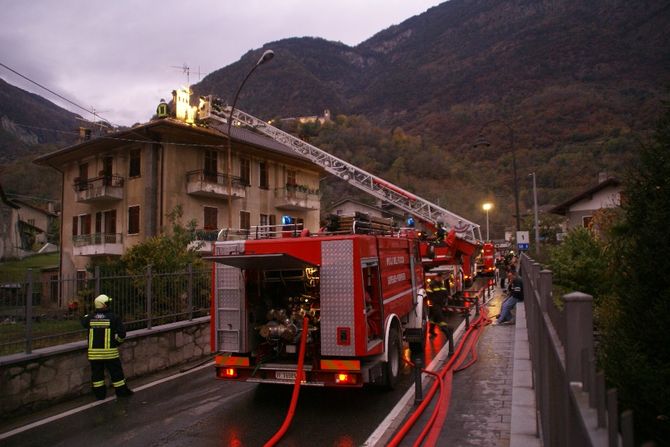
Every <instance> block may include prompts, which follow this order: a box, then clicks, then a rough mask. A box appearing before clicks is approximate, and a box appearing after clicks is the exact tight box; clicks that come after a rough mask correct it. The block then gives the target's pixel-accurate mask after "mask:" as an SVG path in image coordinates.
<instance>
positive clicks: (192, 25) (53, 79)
mask: <svg viewBox="0 0 670 447" xmlns="http://www.w3.org/2000/svg"><path fill="white" fill-rule="evenodd" d="M440 3H442V1H441V0H411V1H408V0H337V1H332V0H329V1H326V0H283V1H281V2H280V1H273V0H247V1H245V2H232V1H231V0H197V1H190V2H178V1H175V0H161V1H158V0H149V1H142V2H136V1H131V0H115V1H112V2H91V1H84V0H59V1H53V0H31V1H13V0H0V5H1V6H2V14H0V63H2V64H5V65H7V66H9V67H11V68H13V69H14V70H16V71H18V72H20V73H22V74H24V75H25V76H27V77H29V78H31V79H33V80H34V81H36V82H38V83H40V84H42V85H44V86H46V87H48V88H50V89H51V90H53V91H55V92H57V93H58V94H60V95H62V96H64V97H66V98H68V99H70V100H72V101H73V102H76V103H77V104H79V105H81V106H83V107H84V108H86V109H88V110H95V111H96V112H97V113H99V114H100V116H102V117H104V118H105V119H107V120H109V121H111V122H112V123H114V124H117V125H132V124H133V123H135V122H144V121H146V120H148V119H149V118H150V117H151V115H152V114H153V112H154V111H155V107H156V104H157V103H158V101H159V100H160V99H161V98H166V97H169V95H170V92H171V91H172V90H173V89H174V88H176V87H178V86H179V85H184V84H186V81H187V75H186V74H185V73H184V70H182V69H181V68H180V67H183V66H188V67H189V68H190V70H189V72H190V82H191V83H196V82H198V81H199V80H200V79H201V78H202V77H204V76H205V75H206V74H208V73H210V72H211V71H214V70H216V69H219V68H221V67H224V66H227V65H229V64H231V63H233V62H235V61H237V60H238V59H239V58H240V57H241V56H242V55H243V54H244V53H246V52H247V51H249V50H252V49H256V48H260V47H261V46H263V44H265V43H268V42H272V41H276V40H281V39H285V38H289V37H304V36H310V37H321V38H324V39H327V40H332V41H340V42H342V43H344V44H347V45H350V46H354V45H357V44H359V43H360V42H362V41H364V40H366V39H368V38H370V37H372V36H373V35H374V34H376V33H377V32H379V31H381V30H383V29H386V28H388V27H389V26H392V25H394V24H398V23H401V22H403V21H404V20H406V19H408V18H410V17H412V16H414V15H417V14H421V13H423V12H424V11H426V10H427V9H429V8H431V7H433V6H436V5H438V4H440ZM0 77H1V78H2V79H4V80H5V81H7V82H9V83H11V84H14V85H16V86H18V87H20V88H23V89H25V90H28V91H31V92H34V93H37V94H39V95H41V96H44V97H45V98H47V99H49V100H51V101H53V102H55V103H56V104H58V105H60V106H62V107H65V108H67V109H69V110H71V111H73V112H75V113H78V114H80V115H82V116H84V117H85V118H88V119H93V116H92V115H91V114H87V113H86V112H85V111H83V110H81V109H78V108H76V107H74V106H72V105H71V104H67V103H65V102H63V101H62V100H60V99H58V98H57V97H55V96H53V95H51V94H49V93H48V92H46V91H44V90H42V89H40V88H39V87H37V86H35V85H33V84H31V83H29V82H28V81H26V80H24V79H21V78H20V77H19V76H17V75H16V74H14V73H12V72H11V71H9V70H7V69H5V68H4V67H1V66H0Z"/></svg>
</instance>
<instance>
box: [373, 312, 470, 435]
mask: <svg viewBox="0 0 670 447" xmlns="http://www.w3.org/2000/svg"><path fill="white" fill-rule="evenodd" d="M463 332H465V321H462V322H461V324H460V325H459V326H458V329H456V332H455V333H454V340H459V339H460V338H461V336H462V334H463ZM448 346H449V343H445V344H444V346H442V349H441V350H440V352H438V353H437V355H436V356H435V358H433V361H432V362H430V365H428V367H427V368H426V369H429V370H431V371H434V370H435V368H436V367H437V366H438V364H441V363H444V361H445V360H446V358H447V356H448V353H449V352H448V349H447V348H448ZM429 377H430V376H429V375H428V374H426V373H423V374H421V386H422V387H423V386H425V385H426V383H427V382H428V380H432V379H430V378H429ZM412 399H414V387H413V386H411V387H409V388H408V389H407V392H405V395H404V396H403V397H402V399H400V400H399V401H398V403H397V404H396V406H395V407H393V409H392V410H391V411H390V412H389V414H388V415H387V416H386V417H385V418H384V420H383V421H382V423H381V424H379V426H378V427H377V429H376V430H375V431H373V432H372V434H371V435H370V436H369V437H368V439H367V440H366V441H365V442H364V443H363V446H364V447H375V446H378V445H382V441H383V442H386V441H388V440H387V439H383V438H384V435H387V432H388V431H389V428H390V427H391V426H392V425H393V424H399V423H400V422H402V419H404V418H405V415H406V414H407V412H408V411H409V409H410V407H411V406H413V403H411V402H410V400H412ZM396 428H397V427H396Z"/></svg>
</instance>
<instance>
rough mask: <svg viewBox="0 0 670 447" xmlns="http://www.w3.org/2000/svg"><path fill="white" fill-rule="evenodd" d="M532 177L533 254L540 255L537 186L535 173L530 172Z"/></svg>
mask: <svg viewBox="0 0 670 447" xmlns="http://www.w3.org/2000/svg"><path fill="white" fill-rule="evenodd" d="M531 175H532V176H533V211H534V214H535V254H536V255H538V256H539V255H540V220H539V219H538V216H537V186H536V184H535V173H534V172H531V173H530V174H528V176H529V177H530V176H531Z"/></svg>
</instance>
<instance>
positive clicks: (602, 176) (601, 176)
mask: <svg viewBox="0 0 670 447" xmlns="http://www.w3.org/2000/svg"><path fill="white" fill-rule="evenodd" d="M608 178H610V176H609V175H608V173H607V171H602V172H599V173H598V183H602V182H604V181H605V180H607V179H608Z"/></svg>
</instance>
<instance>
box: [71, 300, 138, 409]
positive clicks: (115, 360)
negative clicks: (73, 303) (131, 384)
mask: <svg viewBox="0 0 670 447" xmlns="http://www.w3.org/2000/svg"><path fill="white" fill-rule="evenodd" d="M111 301H112V299H111V298H110V297H108V296H107V295H99V296H98V297H97V298H96V299H95V300H94V301H93V305H94V307H95V312H93V313H91V314H88V315H84V317H83V318H82V320H81V323H82V325H83V326H84V327H85V328H86V329H88V360H89V362H90V363H91V382H92V383H91V384H92V386H93V394H94V395H95V397H96V398H97V399H98V400H102V399H104V398H105V397H106V396H107V387H106V386H105V369H107V371H109V375H110V377H111V379H112V385H113V386H114V390H115V391H116V395H117V396H130V395H131V394H133V391H132V390H131V389H130V388H128V385H126V378H125V376H124V375H123V368H122V366H121V359H120V357H119V345H120V344H121V343H123V341H124V339H125V338H126V329H125V328H124V327H123V323H122V322H121V318H120V317H119V316H118V315H116V314H115V313H114V312H112V311H111V310H110V308H109V303H110V302H111Z"/></svg>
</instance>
